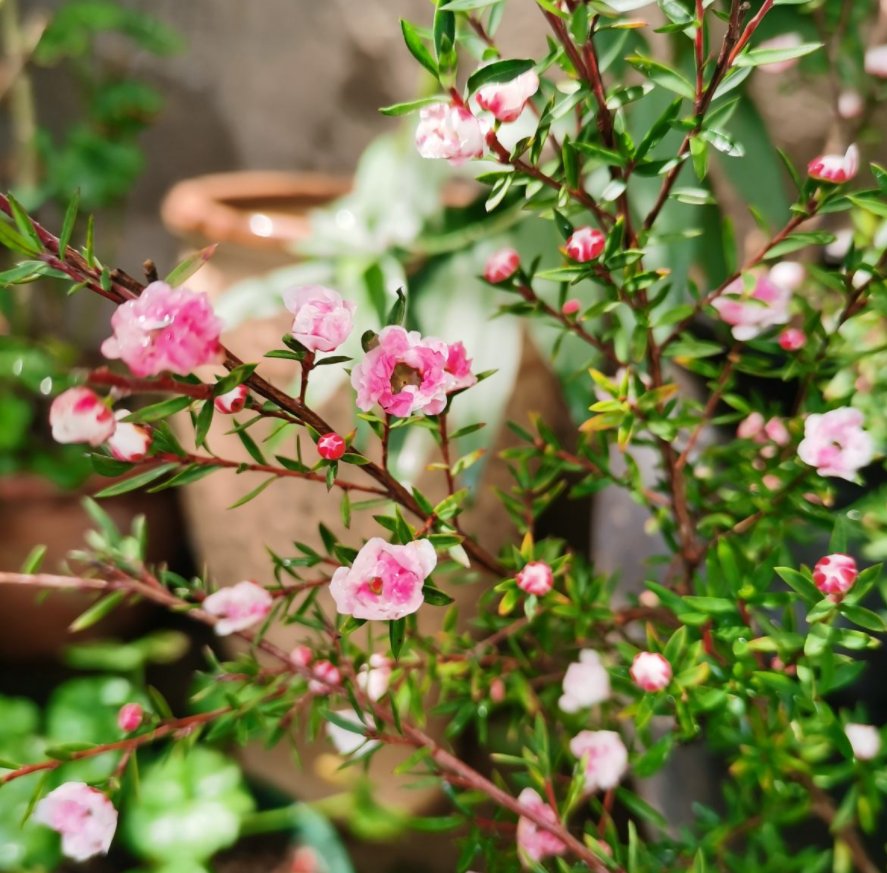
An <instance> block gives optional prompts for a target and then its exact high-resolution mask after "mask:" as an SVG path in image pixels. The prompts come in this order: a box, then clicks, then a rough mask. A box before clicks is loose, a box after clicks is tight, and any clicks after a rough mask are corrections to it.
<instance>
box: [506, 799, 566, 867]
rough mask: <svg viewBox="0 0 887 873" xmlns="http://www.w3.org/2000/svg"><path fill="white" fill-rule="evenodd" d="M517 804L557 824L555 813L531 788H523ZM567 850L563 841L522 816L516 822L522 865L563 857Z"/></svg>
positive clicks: (518, 848) (518, 849) (518, 850)
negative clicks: (552, 856)
mask: <svg viewBox="0 0 887 873" xmlns="http://www.w3.org/2000/svg"><path fill="white" fill-rule="evenodd" d="M517 802H518V803H519V804H520V805H521V806H523V807H524V808H526V809H527V811H529V812H532V813H533V814H534V815H536V816H539V817H540V818H542V819H544V820H545V821H547V822H551V824H556V823H557V813H556V812H555V811H554V810H553V809H552V808H551V806H550V805H549V804H547V803H546V802H545V801H544V800H543V799H542V798H541V797H540V796H539V792H538V791H536V790H535V789H533V788H524V790H523V791H521V793H520V794H519V795H518V796H517ZM566 850H567V847H566V846H565V845H564V843H563V841H562V840H560V839H558V837H556V836H555V835H554V834H552V833H549V832H548V831H547V830H545V828H543V827H540V826H539V825H537V824H536V822H534V821H533V820H532V819H530V818H527V817H526V816H525V815H522V816H520V817H519V818H518V820H517V852H518V855H519V856H520V858H521V861H522V862H523V863H525V864H526V863H530V862H532V863H538V862H540V861H541V860H542V859H543V858H548V857H550V856H551V855H563V853H564V852H565V851H566Z"/></svg>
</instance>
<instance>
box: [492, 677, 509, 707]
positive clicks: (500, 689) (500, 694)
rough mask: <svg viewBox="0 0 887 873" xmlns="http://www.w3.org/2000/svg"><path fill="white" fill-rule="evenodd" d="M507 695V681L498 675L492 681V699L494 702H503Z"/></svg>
mask: <svg viewBox="0 0 887 873" xmlns="http://www.w3.org/2000/svg"><path fill="white" fill-rule="evenodd" d="M505 697H506V688H505V683H504V682H503V681H502V679H501V677H499V676H497V677H496V678H495V679H494V680H493V681H492V682H491V683H490V700H491V701H492V702H493V703H502V702H503V701H504V700H505Z"/></svg>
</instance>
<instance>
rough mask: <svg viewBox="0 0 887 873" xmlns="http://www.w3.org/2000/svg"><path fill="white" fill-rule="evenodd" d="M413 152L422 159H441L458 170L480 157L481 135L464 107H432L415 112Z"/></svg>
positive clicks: (482, 146) (449, 104)
mask: <svg viewBox="0 0 887 873" xmlns="http://www.w3.org/2000/svg"><path fill="white" fill-rule="evenodd" d="M416 148H417V149H418V151H419V154H420V155H421V156H422V157H423V158H432V159H445V160H447V161H449V162H450V163H451V164H452V165H453V166H458V165H459V164H461V163H464V162H465V161H467V160H471V159H473V158H480V157H483V153H484V135H483V131H482V130H481V126H480V123H479V122H478V120H477V119H476V118H475V117H474V116H473V115H472V114H471V112H469V111H468V109H467V108H466V107H465V106H461V105H457V104H455V103H435V104H433V105H432V106H426V107H425V108H423V109H422V110H421V111H420V112H419V126H418V127H417V128H416Z"/></svg>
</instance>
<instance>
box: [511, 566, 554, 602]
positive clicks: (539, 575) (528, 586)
mask: <svg viewBox="0 0 887 873" xmlns="http://www.w3.org/2000/svg"><path fill="white" fill-rule="evenodd" d="M516 578H517V587H518V588H520V589H521V591H526V592H527V594H535V595H536V596H537V597H542V595H544V594H548V592H549V591H551V588H552V586H553V585H554V574H553V573H552V572H551V567H549V566H548V564H546V563H545V562H544V561H530V563H529V564H526V565H525V566H524V568H523V569H522V570H521V571H520V572H519V573H518V574H517V577H516Z"/></svg>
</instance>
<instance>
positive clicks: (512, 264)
mask: <svg viewBox="0 0 887 873" xmlns="http://www.w3.org/2000/svg"><path fill="white" fill-rule="evenodd" d="M518 267H520V255H519V254H518V253H517V252H516V251H515V250H514V249H511V248H504V249H499V251H497V252H493V254H492V255H490V257H489V258H487V262H486V264H485V265H484V279H486V280H487V281H488V282H492V284H494V285H498V284H499V283H500V282H504V281H505V280H506V279H510V278H511V277H512V276H513V275H514V274H515V273H516V272H517V269H518Z"/></svg>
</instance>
